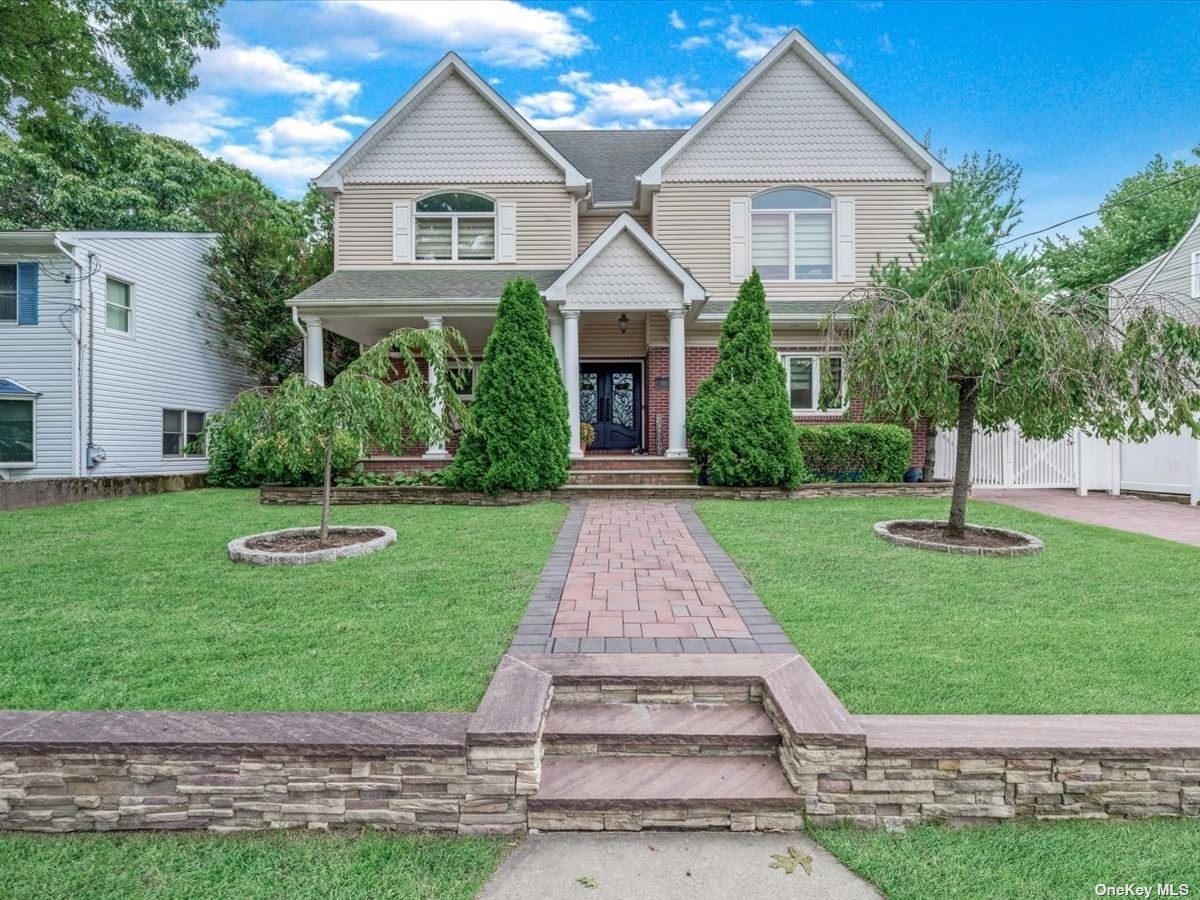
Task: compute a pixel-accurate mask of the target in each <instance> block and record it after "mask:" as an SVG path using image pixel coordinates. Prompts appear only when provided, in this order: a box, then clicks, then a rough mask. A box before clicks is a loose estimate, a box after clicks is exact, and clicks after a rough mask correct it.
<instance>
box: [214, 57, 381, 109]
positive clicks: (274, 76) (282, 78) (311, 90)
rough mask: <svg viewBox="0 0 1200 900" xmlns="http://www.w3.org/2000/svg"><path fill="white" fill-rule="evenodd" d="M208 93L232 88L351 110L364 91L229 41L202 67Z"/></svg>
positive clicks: (337, 79)
mask: <svg viewBox="0 0 1200 900" xmlns="http://www.w3.org/2000/svg"><path fill="white" fill-rule="evenodd" d="M199 76H200V81H201V83H202V84H203V85H204V86H205V88H206V89H211V88H214V87H215V88H222V87H224V88H232V89H234V90H237V91H239V92H243V93H249V94H284V95H287V96H295V97H304V98H306V99H307V101H308V102H309V103H310V104H311V105H312V106H313V107H314V108H319V107H322V106H324V105H325V104H327V103H333V104H335V105H337V106H343V107H344V106H348V105H349V104H350V101H352V100H353V99H354V98H355V97H356V96H357V95H358V92H359V91H360V90H361V88H362V86H361V85H360V84H359V83H358V82H357V81H350V80H348V79H343V78H334V77H333V76H331V75H328V74H326V73H325V72H314V71H311V70H309V69H306V68H304V67H303V66H299V65H296V64H295V63H292V62H289V61H288V60H286V59H284V58H283V56H282V55H280V53H279V52H278V51H276V50H272V49H271V48H270V47H262V46H256V47H251V46H246V45H245V44H241V43H238V42H237V41H226V42H225V43H223V44H222V45H221V47H220V48H218V49H217V50H215V51H214V52H212V53H210V54H208V55H207V56H206V57H205V58H204V59H203V60H202V61H201V63H200V69H199Z"/></svg>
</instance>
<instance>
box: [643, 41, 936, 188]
mask: <svg viewBox="0 0 1200 900" xmlns="http://www.w3.org/2000/svg"><path fill="white" fill-rule="evenodd" d="M785 53H796V54H798V55H799V56H800V57H801V59H803V60H804V61H805V62H806V63H808V64H809V65H810V66H811V67H812V68H813V69H814V70H815V71H816V72H817V73H818V74H819V75H820V76H821V77H822V78H824V79H825V80H826V81H827V82H828V83H829V84H830V85H831V86H832V87H833V88H834V89H835V90H837V91H838V93H840V94H841V95H842V96H843V97H844V98H845V99H846V100H847V102H849V103H850V105H851V106H853V107H854V108H855V109H857V110H858V112H859V113H861V114H862V115H863V116H864V117H866V119H867V120H868V121H870V122H871V123H872V124H873V125H875V127H877V128H878V129H879V130H880V131H882V132H883V133H884V134H886V135H887V136H888V137H890V138H891V140H892V141H893V142H894V143H895V144H896V145H897V146H898V147H899V148H900V149H901V150H903V151H904V153H905V154H907V155H908V156H909V158H911V159H912V160H913V162H915V163H917V165H919V166H922V167H923V168H924V169H925V170H926V182H927V183H928V184H931V185H933V184H949V183H950V172H949V170H948V169H947V168H946V167H945V166H944V165H942V163H941V162H939V161H938V159H937V158H936V157H935V156H934V155H933V154H932V153H930V152H929V150H927V149H926V148H925V147H923V146H922V145H921V144H920V142H918V141H917V140H916V139H914V138H913V136H912V135H910V134H909V133H908V132H907V131H905V130H904V129H903V128H902V127H901V126H900V124H899V123H898V122H896V120H895V119H893V118H892V117H891V116H889V115H888V114H887V113H886V112H884V111H883V109H882V108H881V107H880V106H879V105H878V104H877V103H875V101H874V100H872V99H871V98H870V97H868V96H867V95H866V94H865V93H864V92H863V90H862V88H860V87H859V86H858V85H857V84H855V83H854V82H853V81H852V80H851V79H850V78H849V77H848V76H847V75H846V74H845V73H844V72H842V70H841V69H839V68H838V67H837V66H835V65H834V64H833V63H832V62H830V61H829V59H828V58H827V57H826V56H825V55H824V54H823V53H821V51H820V50H818V49H817V48H816V47H815V46H813V44H812V43H811V42H810V41H809V40H808V39H807V38H806V37H804V35H802V34H801V33H800V32H799V31H797V30H796V29H795V28H793V29H792V30H791V31H789V32H788V33H787V34H786V35H784V37H783V40H781V41H780V42H779V43H778V44H776V45H775V46H774V47H773V48H772V49H771V51H770V52H769V53H767V55H766V56H764V57H763V58H762V59H761V60H759V61H758V63H756V64H755V66H754V67H753V68H752V69H750V71H749V72H747V73H746V74H745V75H743V76H742V78H741V80H740V81H738V83H737V84H735V85H734V86H733V87H732V88H731V89H730V90H729V91H728V92H727V93H726V94H725V96H724V97H722V98H721V99H720V100H718V101H717V102H716V103H715V104H714V105H713V106H712V107H711V108H710V109H709V110H708V112H706V113H705V114H704V115H703V116H701V117H700V120H699V121H697V122H696V124H695V125H693V126H692V127H691V128H689V129H688V130H687V131H686V132H685V133H684V134H682V135H681V136H680V137H679V139H678V140H677V141H675V143H674V144H672V145H671V146H670V147H669V148H668V149H667V150H666V151H665V152H664V153H663V154H662V156H660V157H659V158H658V159H657V160H655V162H654V163H653V164H652V165H650V166H648V167H647V168H646V171H645V172H643V173H642V177H641V183H642V184H643V185H645V186H657V185H660V184H662V180H663V170H664V169H665V168H666V166H667V164H668V163H670V162H671V160H673V159H674V158H675V157H676V156H678V155H679V153H680V151H682V150H683V148H684V147H686V146H688V144H690V143H691V142H692V141H693V140H695V139H696V136H697V135H699V134H700V133H701V132H703V131H704V129H706V128H707V127H708V126H709V125H710V124H712V122H714V121H715V120H716V119H717V118H719V117H720V115H721V113H723V112H724V111H725V110H726V109H728V108H729V107H730V106H731V105H733V104H734V103H735V102H736V101H737V99H738V97H740V96H741V95H742V94H743V93H745V92H746V90H747V89H748V88H749V87H750V86H751V85H752V84H754V83H755V82H756V81H758V79H759V78H761V77H762V75H763V74H764V73H765V72H767V71H768V70H769V69H770V68H771V66H772V65H773V64H774V63H775V61H776V60H778V59H779V58H780V57H781V56H783V54H785Z"/></svg>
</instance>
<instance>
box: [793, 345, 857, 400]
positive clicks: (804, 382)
mask: <svg viewBox="0 0 1200 900" xmlns="http://www.w3.org/2000/svg"><path fill="white" fill-rule="evenodd" d="M825 358H826V357H822V356H814V355H811V354H806V355H787V356H784V357H783V367H784V369H786V370H787V387H788V398H789V399H790V401H791V404H792V410H793V411H794V412H820V411H821V390H822V387H824V388H825V389H826V393H827V394H828V396H829V397H831V398H833V402H832V403H831V404H830V408H831V409H841V408H844V407H845V405H846V404H845V398H846V385H845V381H844V379H843V378H842V358H841V357H840V356H830V357H828V361H829V362H828V365H827V366H825V367H824V368H825V371H824V372H822V371H821V370H822V368H823V367H822V366H821V361H822V359H825ZM822 379H825V381H824V382H823V381H822Z"/></svg>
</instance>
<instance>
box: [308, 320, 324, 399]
mask: <svg viewBox="0 0 1200 900" xmlns="http://www.w3.org/2000/svg"><path fill="white" fill-rule="evenodd" d="M304 327H305V329H306V334H305V338H304V377H305V378H306V379H307V380H308V381H311V382H312V383H313V384H319V385H320V386H321V387H324V386H325V329H324V328H323V327H321V320H320V319H305V320H304Z"/></svg>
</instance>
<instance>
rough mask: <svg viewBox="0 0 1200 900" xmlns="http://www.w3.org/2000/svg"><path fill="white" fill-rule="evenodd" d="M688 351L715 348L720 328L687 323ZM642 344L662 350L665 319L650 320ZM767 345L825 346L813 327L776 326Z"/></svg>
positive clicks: (652, 318)
mask: <svg viewBox="0 0 1200 900" xmlns="http://www.w3.org/2000/svg"><path fill="white" fill-rule="evenodd" d="M686 340H687V345H688V346H689V347H715V346H717V344H718V343H719V342H720V340H721V326H720V324H718V323H716V322H689V323H688V326H687V334H686ZM646 343H647V344H648V345H649V346H652V347H666V346H667V343H668V335H667V317H666V316H653V317H651V319H650V327H649V328H648V329H647V331H646ZM771 343H772V344H773V345H774V346H776V347H795V348H800V349H804V350H814V351H820V350H824V349H825V346H826V342H825V334H824V332H822V331H820V330H819V329H817V327H816V325H815V324H814V325H811V326H808V327H805V326H803V325H793V324H781V323H776V324H775V325H773V326H772V327H771Z"/></svg>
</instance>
